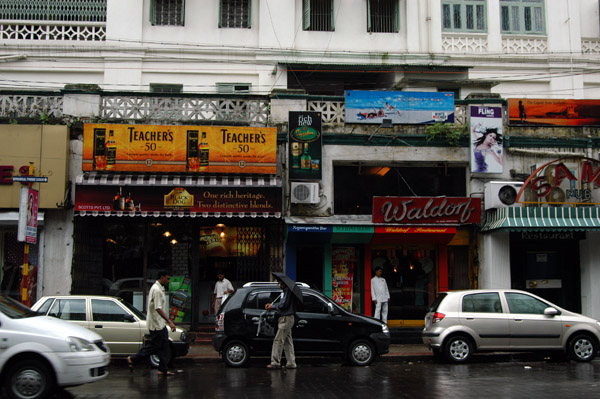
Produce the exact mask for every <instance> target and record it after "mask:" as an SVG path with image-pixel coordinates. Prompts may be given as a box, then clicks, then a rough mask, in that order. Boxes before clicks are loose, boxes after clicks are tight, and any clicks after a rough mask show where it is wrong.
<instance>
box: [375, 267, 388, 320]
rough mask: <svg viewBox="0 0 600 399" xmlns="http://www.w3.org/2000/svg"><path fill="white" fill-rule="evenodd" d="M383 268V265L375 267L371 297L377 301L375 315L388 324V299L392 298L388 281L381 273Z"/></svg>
mask: <svg viewBox="0 0 600 399" xmlns="http://www.w3.org/2000/svg"><path fill="white" fill-rule="evenodd" d="M382 274H383V269H382V268H381V266H377V267H376V268H375V276H373V278H372V279H371V298H372V299H373V302H375V315H374V316H373V317H375V318H376V319H380V320H381V321H382V322H384V323H386V324H387V316H388V301H389V300H390V291H389V290H388V286H387V282H386V281H385V279H384V278H383V277H381V275H382Z"/></svg>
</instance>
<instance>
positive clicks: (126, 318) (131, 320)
mask: <svg viewBox="0 0 600 399" xmlns="http://www.w3.org/2000/svg"><path fill="white" fill-rule="evenodd" d="M123 320H124V321H128V322H130V323H133V322H134V321H135V318H134V317H133V315H132V314H126V315H125V316H124V317H123Z"/></svg>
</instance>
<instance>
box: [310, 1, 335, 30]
mask: <svg viewBox="0 0 600 399" xmlns="http://www.w3.org/2000/svg"><path fill="white" fill-rule="evenodd" d="M333 16H334V13H333V0H303V2H302V28H303V29H304V30H313V31H334V30H335V28H334V23H333Z"/></svg>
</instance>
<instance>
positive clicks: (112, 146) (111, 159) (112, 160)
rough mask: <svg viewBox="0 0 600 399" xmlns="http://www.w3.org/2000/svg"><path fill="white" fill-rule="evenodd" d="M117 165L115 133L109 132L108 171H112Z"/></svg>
mask: <svg viewBox="0 0 600 399" xmlns="http://www.w3.org/2000/svg"><path fill="white" fill-rule="evenodd" d="M116 163H117V143H116V142H115V136H114V132H113V131H112V130H110V131H109V132H108V141H107V142H106V169H108V170H110V169H113V168H114V167H115V164H116Z"/></svg>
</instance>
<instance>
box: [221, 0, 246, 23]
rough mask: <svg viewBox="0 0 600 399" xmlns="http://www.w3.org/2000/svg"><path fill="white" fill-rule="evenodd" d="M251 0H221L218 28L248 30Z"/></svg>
mask: <svg viewBox="0 0 600 399" xmlns="http://www.w3.org/2000/svg"><path fill="white" fill-rule="evenodd" d="M251 9H252V0H221V1H220V3H219V28H250V20H251V13H250V11H251Z"/></svg>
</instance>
